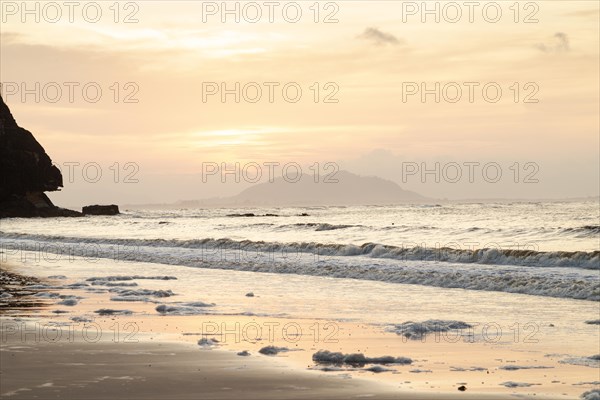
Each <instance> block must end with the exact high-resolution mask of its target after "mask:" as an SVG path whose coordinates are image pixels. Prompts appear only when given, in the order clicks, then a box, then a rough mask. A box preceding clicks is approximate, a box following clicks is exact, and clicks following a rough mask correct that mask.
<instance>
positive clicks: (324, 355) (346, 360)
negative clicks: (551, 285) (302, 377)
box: [312, 350, 413, 366]
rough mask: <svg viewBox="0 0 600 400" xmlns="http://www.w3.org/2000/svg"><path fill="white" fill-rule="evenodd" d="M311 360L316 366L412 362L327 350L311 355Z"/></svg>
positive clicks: (397, 358)
mask: <svg viewBox="0 0 600 400" xmlns="http://www.w3.org/2000/svg"><path fill="white" fill-rule="evenodd" d="M312 360H313V361H314V362H316V363H318V364H336V365H343V364H347V365H352V366H364V365H366V364H400V365H408V364H412V362H413V361H412V360H411V359H410V358H407V357H393V356H383V357H366V356H365V355H364V354H362V353H352V354H344V353H340V352H331V351H329V350H319V351H317V352H316V353H314V354H313V356H312Z"/></svg>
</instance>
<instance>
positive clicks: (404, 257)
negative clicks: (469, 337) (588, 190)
mask: <svg viewBox="0 0 600 400" xmlns="http://www.w3.org/2000/svg"><path fill="white" fill-rule="evenodd" d="M0 235H1V236H0V237H1V238H5V239H25V240H32V241H40V242H45V243H46V245H47V248H45V249H44V250H46V251H49V252H53V251H52V247H56V248H60V247H61V246H63V245H66V246H69V245H73V244H90V245H116V246H127V247H141V246H143V247H160V248H162V247H174V248H190V249H200V250H205V251H206V252H214V251H218V250H236V251H244V252H251V253H253V252H265V253H272V254H289V255H293V254H298V253H305V254H311V255H313V256H314V257H315V258H316V259H324V258H326V257H353V256H366V257H370V258H378V259H379V258H381V259H394V260H399V261H437V262H453V263H461V264H492V265H515V266H531V267H565V268H583V269H592V270H600V251H598V250H596V251H591V252H586V251H535V250H518V249H502V248H481V249H473V250H470V249H455V248H450V247H440V248H430V247H420V246H416V247H411V246H408V245H407V246H406V247H404V246H392V245H385V244H379V243H364V244H362V245H354V244H337V243H318V242H291V243H282V242H264V241H251V240H233V239H229V238H222V239H213V238H206V239H193V240H178V239H101V238H87V237H81V238H76V237H65V236H53V235H29V234H21V233H3V232H0ZM0 247H2V249H3V250H6V252H7V253H10V252H11V251H14V250H19V248H18V247H17V248H16V249H15V248H14V247H11V244H10V243H7V242H6V241H3V243H2V244H1V245H0ZM111 278H115V277H111ZM97 279H98V280H111V279H107V278H97ZM119 279H122V278H119ZM129 279H135V277H134V278H129ZM140 279H143V278H140ZM146 279H173V278H172V277H151V278H146ZM115 280H116V278H115Z"/></svg>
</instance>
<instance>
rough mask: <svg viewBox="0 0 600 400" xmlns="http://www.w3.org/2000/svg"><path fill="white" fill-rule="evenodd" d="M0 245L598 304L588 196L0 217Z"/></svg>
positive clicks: (598, 235) (594, 205) (39, 254)
mask: <svg viewBox="0 0 600 400" xmlns="http://www.w3.org/2000/svg"><path fill="white" fill-rule="evenodd" d="M0 243H1V247H2V250H1V251H2V253H1V254H0V256H2V258H3V259H4V261H7V260H8V259H11V260H12V261H15V260H16V261H21V262H24V263H26V262H30V263H31V262H37V261H42V262H45V263H46V264H47V265H56V266H64V268H65V269H68V267H69V264H72V263H73V262H74V260H76V259H77V260H86V261H87V262H88V264H90V265H93V266H96V267H98V266H101V265H102V266H103V267H102V268H103V269H108V270H110V268H111V266H114V265H130V266H131V269H132V270H134V271H133V272H135V273H137V272H140V271H136V268H135V265H138V264H139V263H144V265H148V264H151V265H153V266H154V267H155V269H158V270H160V271H163V273H164V274H165V275H169V273H170V271H171V270H172V269H173V268H175V267H177V268H185V269H186V270H189V271H194V270H196V271H197V270H219V271H221V272H220V273H225V271H229V272H231V273H233V271H249V272H253V273H255V274H254V276H260V275H257V274H261V273H262V274H270V276H272V275H273V274H277V275H280V277H279V278H278V279H288V280H291V279H294V280H296V281H298V280H299V282H302V279H303V278H302V277H305V278H304V279H305V280H304V282H308V280H307V279H308V278H306V277H308V276H312V277H321V278H335V279H344V280H349V282H351V283H352V282H354V283H353V284H354V285H355V286H356V287H359V286H360V285H361V284H364V283H365V282H385V283H386V284H391V285H392V287H395V288H397V290H403V288H406V287H407V286H406V285H411V287H415V286H417V287H422V288H431V287H437V288H449V289H462V290H464V291H485V292H489V293H494V292H503V293H510V294H524V295H531V296H541V297H554V298H565V299H576V300H586V301H592V302H598V301H599V300H600V208H599V203H598V201H597V200H590V201H578V202H513V203H510V202H487V203H486V202H473V203H456V204H430V205H394V206H339V207H335V206H323V207H318V206H314V207H269V208H260V207H256V208H247V207H245V208H207V209H170V210H137V209H135V210H129V209H125V210H122V213H121V214H120V215H117V216H87V217H83V218H51V219H42V218H34V219H20V218H14V219H4V220H0ZM127 263H129V264H127ZM136 263H138V264H136ZM190 273H191V272H190ZM226 276H227V275H226ZM230 276H233V275H231V274H230ZM299 286H300V287H302V284H301V283H299Z"/></svg>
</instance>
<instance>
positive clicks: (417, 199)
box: [124, 171, 433, 208]
mask: <svg viewBox="0 0 600 400" xmlns="http://www.w3.org/2000/svg"><path fill="white" fill-rule="evenodd" d="M335 180H337V182H331V183H325V182H322V181H320V182H318V183H315V181H314V176H313V175H307V174H304V175H302V177H301V178H300V179H299V180H298V181H297V182H293V183H292V182H288V181H286V180H285V179H284V178H283V177H279V178H276V179H274V180H273V181H272V182H263V183H258V184H256V185H254V186H251V187H249V188H247V189H245V190H243V191H242V192H241V193H239V194H238V195H236V196H231V197H218V198H217V197H215V198H207V199H197V200H182V201H179V202H176V203H171V204H143V205H142V204H133V205H125V206H124V208H197V207H244V206H311V205H312V206H316V205H322V206H332V205H390V204H407V203H408V204H411V203H425V202H429V201H433V199H429V198H427V197H425V196H422V195H420V194H418V193H415V192H411V191H409V190H404V189H402V188H401V187H400V186H399V185H398V184H396V183H394V182H392V181H390V180H387V179H383V178H378V177H374V176H360V175H356V174H353V173H351V172H348V171H339V172H338V173H337V174H336V175H335Z"/></svg>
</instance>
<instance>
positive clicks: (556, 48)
mask: <svg viewBox="0 0 600 400" xmlns="http://www.w3.org/2000/svg"><path fill="white" fill-rule="evenodd" d="M535 47H536V48H537V49H538V50H540V51H543V52H544V53H566V52H568V51H570V50H571V46H570V44H569V37H568V36H567V34H566V33H564V32H556V33H555V34H554V41H553V43H550V44H544V43H538V44H536V45H535Z"/></svg>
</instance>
